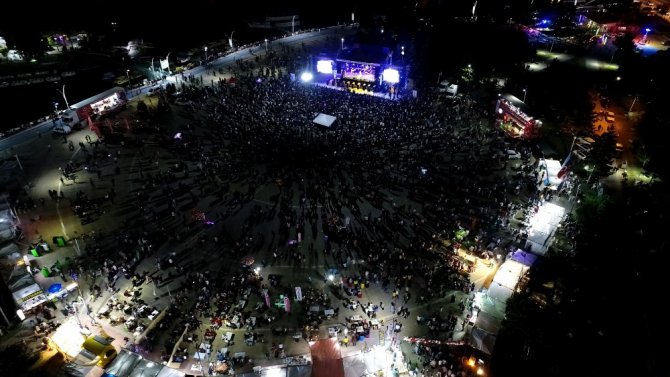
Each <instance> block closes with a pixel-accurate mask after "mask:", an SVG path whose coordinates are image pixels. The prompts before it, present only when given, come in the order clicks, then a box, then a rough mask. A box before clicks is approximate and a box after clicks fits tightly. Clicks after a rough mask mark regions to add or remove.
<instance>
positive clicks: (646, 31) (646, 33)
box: [642, 28, 651, 43]
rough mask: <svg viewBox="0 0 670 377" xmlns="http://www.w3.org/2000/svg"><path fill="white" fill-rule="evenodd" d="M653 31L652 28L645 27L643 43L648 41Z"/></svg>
mask: <svg viewBox="0 0 670 377" xmlns="http://www.w3.org/2000/svg"><path fill="white" fill-rule="evenodd" d="M650 31H651V29H650V28H646V29H644V38H642V42H643V43H647V37H648V36H649V32H650Z"/></svg>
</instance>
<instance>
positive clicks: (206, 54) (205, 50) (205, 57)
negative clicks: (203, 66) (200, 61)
mask: <svg viewBox="0 0 670 377" xmlns="http://www.w3.org/2000/svg"><path fill="white" fill-rule="evenodd" d="M205 62H207V46H205Z"/></svg>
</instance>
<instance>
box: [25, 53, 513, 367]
mask: <svg viewBox="0 0 670 377" xmlns="http://www.w3.org/2000/svg"><path fill="white" fill-rule="evenodd" d="M225 64H226V63H225V62H222V63H221V65H222V66H225ZM205 75H206V76H205V79H204V81H205V82H207V80H208V79H214V77H211V78H210V76H209V75H208V74H207V73H206V72H205ZM217 77H219V76H217ZM145 102H146V103H147V104H148V105H149V106H150V109H151V110H153V106H155V103H154V101H152V100H150V99H146V98H145ZM134 106H135V103H134V102H133V103H131V106H130V108H129V110H127V113H125V114H122V115H121V116H126V115H127V116H134V113H135V108H134ZM183 115H184V114H183V112H182V111H181V110H180V109H179V108H178V107H173V108H172V113H171V116H170V117H169V119H167V120H166V122H165V124H164V127H167V129H168V130H171V131H169V132H174V131H177V130H179V129H181V128H183V127H184V126H185V125H186V124H188V123H189V122H190V120H189V119H186V118H184V117H183ZM87 136H88V137H90V138H91V140H95V139H96V137H95V135H93V134H92V133H91V132H90V131H88V130H84V131H76V132H75V133H73V134H72V135H70V136H68V140H72V141H73V144H74V145H75V146H76V147H75V149H74V150H69V149H68V144H67V142H65V141H64V140H62V139H60V138H54V137H52V136H50V135H49V136H47V135H42V136H40V137H36V138H34V139H32V140H31V141H29V142H25V143H23V144H20V145H17V146H14V151H13V152H14V153H16V154H17V155H18V156H19V158H20V159H21V162H22V165H23V167H24V175H25V176H24V177H23V178H22V180H23V181H24V182H25V183H26V185H27V187H26V190H27V193H28V195H29V196H31V197H32V198H33V199H35V200H36V202H37V203H39V200H38V199H40V198H44V199H45V201H44V204H38V206H37V207H36V208H34V209H31V210H29V211H25V212H23V213H21V219H22V221H23V224H22V226H23V228H24V230H25V234H26V239H25V240H24V244H22V246H27V244H28V243H29V242H31V241H35V240H38V239H39V238H40V237H41V238H43V239H45V240H50V239H51V237H53V236H56V235H63V236H65V237H66V238H67V239H68V240H70V241H69V242H68V245H67V246H66V247H64V248H61V249H57V250H54V251H53V252H52V253H49V254H47V255H45V256H42V257H39V258H36V263H38V264H39V265H40V266H51V265H53V264H54V263H55V262H56V260H59V261H61V262H63V261H64V260H65V259H66V258H68V257H71V258H74V257H75V256H78V255H79V254H80V252H81V250H84V249H85V248H86V247H87V246H90V245H94V244H96V242H94V241H92V240H91V237H95V236H96V235H98V234H103V235H104V237H103V240H105V241H103V242H113V234H115V233H117V232H118V230H119V229H120V228H122V229H125V230H127V229H128V228H132V227H133V225H134V224H135V223H136V222H137V220H136V219H131V218H128V216H127V212H128V208H130V207H131V206H132V203H133V196H134V195H135V194H136V192H137V189H138V188H139V187H140V186H141V185H142V184H143V183H142V182H141V181H140V177H141V176H143V175H144V174H147V173H150V172H155V171H157V170H159V169H162V170H166V169H168V168H170V167H171V166H174V165H175V164H176V163H178V162H179V161H177V160H176V159H175V158H173V157H172V156H171V155H170V154H169V153H167V152H166V151H165V149H164V148H163V146H162V145H160V144H158V143H154V142H152V141H151V140H149V139H147V140H145V142H146V147H145V148H143V149H140V148H131V147H121V146H101V147H98V151H99V152H100V153H102V154H107V155H109V156H110V157H109V158H107V159H103V160H102V161H101V162H100V165H99V169H100V170H101V176H100V177H98V176H97V175H96V174H92V173H88V172H87V171H86V170H85V169H82V170H80V171H79V172H77V175H78V179H77V182H73V181H69V180H64V181H61V180H60V176H61V175H60V172H59V170H58V168H59V167H61V166H63V165H64V164H65V163H66V162H67V161H81V160H83V156H84V155H85V153H86V151H84V150H83V149H82V148H81V147H80V146H79V142H82V143H84V146H85V147H86V148H87V149H88V150H91V149H93V148H94V147H93V146H90V145H89V144H88V142H87ZM140 137H142V136H140ZM114 156H118V157H117V159H118V161H114ZM115 166H118V167H119V169H120V173H119V174H116V173H115V171H114V167H115ZM112 187H114V188H115V190H116V192H117V196H118V197H119V200H118V202H117V203H114V205H110V206H106V207H105V208H106V213H105V214H103V215H101V216H100V217H99V218H98V219H97V220H96V221H94V222H93V223H90V224H82V223H81V221H80V220H79V218H78V217H77V216H75V215H74V214H73V212H72V210H71V208H70V205H69V204H70V203H69V202H70V200H71V198H73V197H74V196H75V195H76V193H77V192H78V191H82V192H85V193H86V194H87V195H88V196H89V197H103V196H104V195H105V194H107V193H109V191H110V189H111V188H112ZM50 189H51V190H53V189H55V190H57V191H59V192H60V191H62V192H63V194H64V196H65V199H63V200H51V199H50V198H49V195H48V190H50ZM233 189H234V190H240V191H241V190H242V189H243V186H242V185H240V186H239V187H232V188H231V190H233ZM272 190H273V189H272V188H271V187H265V188H263V189H261V190H258V191H257V192H256V193H255V195H254V200H253V203H252V204H254V205H258V206H260V207H262V208H269V207H270V197H271V196H272V195H273V194H274V192H273V191H272ZM201 194H202V193H201ZM215 199H216V198H214V197H212V196H209V195H204V194H203V195H200V198H199V199H198V201H197V203H196V206H198V207H200V208H216V207H213V205H214V204H213V203H214V202H215V201H216V200H215ZM397 199H398V200H399V201H401V202H402V201H403V200H407V199H403V198H397ZM295 200H296V203H297V201H298V200H299V198H297V197H296V198H295ZM198 203H199V204H198ZM219 205H220V204H219ZM187 206H188V204H185V205H184V206H183V207H182V208H183V209H184V210H185V212H186V211H188V207H187ZM250 210H251V205H245V206H241V207H240V208H238V209H237V210H236V212H237V216H231V217H230V218H231V219H230V220H227V221H225V222H220V223H217V224H216V225H215V226H213V227H207V226H205V225H203V224H199V223H196V224H193V222H192V221H190V219H180V218H176V219H172V218H170V217H169V216H166V217H160V218H158V217H157V218H156V221H155V224H154V225H155V227H156V228H160V227H161V226H165V225H167V224H173V223H176V222H179V223H182V222H183V223H184V225H186V227H187V229H188V232H186V234H185V238H182V239H181V241H177V240H176V239H175V237H176V235H171V236H170V238H169V239H168V242H167V243H166V244H165V245H164V246H163V247H162V248H161V249H159V250H158V251H157V252H156V254H155V256H152V257H150V258H144V259H143V260H142V261H141V262H140V264H139V267H138V268H137V269H136V270H137V271H153V270H155V258H159V259H160V258H167V257H169V256H170V255H171V253H176V254H177V255H178V258H179V260H180V263H182V262H183V263H184V264H188V265H189V266H191V267H194V268H195V269H196V270H198V269H199V270H201V271H204V270H207V269H210V268H211V269H212V270H214V271H216V269H215V267H216V266H223V265H225V264H228V266H227V268H228V269H230V268H231V267H232V266H231V264H232V265H235V264H236V263H237V260H238V257H231V258H230V259H227V258H225V257H223V256H219V255H217V254H216V253H230V252H233V251H230V250H220V249H218V248H217V245H215V244H212V240H213V239H214V237H215V236H216V235H218V234H220V233H221V232H223V230H222V227H224V226H225V225H226V222H228V223H230V222H235V221H238V220H236V218H238V219H239V218H244V217H246V216H247V215H248V213H249V211H250ZM215 212H216V211H215V210H212V211H211V213H215ZM307 228H309V227H307ZM267 230H268V231H269V230H270V229H267ZM268 233H269V232H268ZM202 236H205V237H206V239H207V240H208V241H206V243H207V244H206V245H203V243H202V242H201V239H202ZM310 237H312V235H311V234H305V235H304V239H305V240H307V239H310ZM260 242H261V246H260V247H259V249H261V250H267V251H266V252H265V255H264V254H262V253H259V254H258V255H256V259H257V262H259V261H260V260H267V261H269V260H271V258H272V257H271V255H269V253H270V250H272V249H273V248H272V247H271V245H274V244H275V243H276V241H274V240H273V239H271V238H270V237H267V238H263V239H262V240H261V241H260ZM313 242H315V243H316V244H319V245H320V246H322V240H319V239H314V241H313ZM304 244H306V243H304ZM503 244H504V243H503ZM303 247H306V246H303ZM196 248H202V249H203V252H201V253H192V252H191V251H192V250H194V249H196ZM318 250H320V249H318ZM226 261H227V262H226ZM257 264H258V263H257ZM306 266H307V267H303V268H298V267H296V266H295V265H292V264H289V263H288V262H287V261H286V260H279V261H278V262H277V263H275V264H274V265H271V266H267V267H264V268H262V269H261V270H260V275H261V276H262V277H263V278H264V279H265V281H267V278H268V276H269V275H270V274H273V275H281V276H283V277H284V278H285V279H286V281H285V282H284V281H283V283H284V284H287V285H301V286H303V287H305V288H306V287H309V286H312V287H313V288H314V289H315V291H316V292H319V291H324V292H326V295H327V296H328V297H329V299H330V300H331V302H332V304H331V305H332V306H333V307H339V308H340V316H339V318H334V319H331V320H326V321H325V322H324V323H323V324H322V325H320V326H319V328H318V332H319V334H320V336H321V337H326V336H327V333H328V332H327V328H328V327H329V326H332V325H335V324H339V323H343V322H344V318H345V317H346V316H350V315H354V314H359V315H363V316H365V313H364V312H363V311H362V309H360V308H359V309H358V311H356V312H354V311H351V310H350V309H346V308H344V307H343V306H342V304H341V301H340V300H337V299H335V297H334V296H333V295H332V294H331V293H329V292H330V284H331V283H330V282H329V281H328V280H327V278H325V277H326V276H327V269H328V268H331V267H333V266H338V269H339V270H340V271H339V273H340V276H354V275H356V274H358V273H359V271H360V267H361V266H360V265H357V264H353V263H350V264H349V265H348V267H346V268H341V266H339V262H336V261H335V260H334V259H333V257H332V256H330V255H323V254H320V253H316V254H314V255H313V256H310V257H308V260H307V261H306ZM164 272H165V271H164ZM170 272H171V273H174V277H173V278H171V279H167V280H166V281H164V282H163V283H158V284H156V283H144V284H143V285H141V287H142V291H141V294H140V297H141V298H142V299H143V300H144V301H145V302H146V303H148V304H149V305H151V306H153V307H155V308H156V310H157V311H159V312H160V311H163V310H164V309H165V308H167V307H168V306H169V305H170V303H172V302H174V301H177V300H179V298H180V295H181V292H182V291H181V289H180V287H181V286H182V283H183V282H184V281H183V280H184V279H185V277H184V276H183V275H180V274H179V273H178V272H176V270H174V269H173V268H170ZM494 272H495V266H493V267H488V266H485V265H484V264H482V263H478V264H477V268H476V270H475V271H474V272H473V273H472V275H471V279H472V281H473V282H474V283H475V285H476V288H479V287H481V286H485V285H487V284H488V283H489V282H490V280H491V278H492V276H493V273H494ZM36 278H37V279H38V282H39V283H40V284H41V285H42V286H43V287H48V286H50V285H51V284H53V283H56V282H62V279H61V277H58V276H55V277H49V278H43V277H41V276H37V277H36ZM66 278H67V277H66ZM79 282H80V285H81V291H82V293H83V299H84V300H85V301H87V302H88V303H89V305H90V310H91V312H92V316H91V317H93V318H95V314H96V313H98V312H99V311H100V309H101V308H103V307H104V306H105V305H106V304H107V302H108V301H109V299H110V297H112V296H114V295H116V297H117V298H118V299H119V300H120V301H123V300H124V299H126V298H124V296H123V293H124V291H126V290H127V289H129V288H130V287H131V286H132V284H131V282H129V281H127V280H126V279H125V278H123V277H121V278H120V279H119V281H118V282H117V285H116V287H117V288H118V289H119V293H112V292H110V291H106V290H103V293H102V296H101V297H99V298H97V299H95V298H92V297H91V296H90V295H89V287H90V286H91V285H92V284H99V285H103V283H102V279H101V278H99V277H98V278H95V279H92V278H90V277H88V276H83V277H82V278H81V279H80V280H79ZM414 289H417V290H418V289H420V287H418V286H417V287H414ZM452 295H453V296H454V298H453V300H452V299H451V296H452ZM71 296H75V294H72V295H71ZM419 296H420V294H418V293H415V294H413V295H412V297H411V298H410V299H409V301H408V302H407V303H405V304H404V305H405V306H406V307H408V308H409V310H410V313H411V314H410V316H409V317H408V318H407V319H404V318H398V317H397V315H395V314H394V313H392V312H391V310H390V308H391V305H390V292H385V291H383V290H382V289H381V287H380V286H379V285H377V284H373V285H372V286H371V287H367V288H365V289H364V291H363V294H362V297H360V298H358V299H357V300H360V301H361V302H362V303H366V302H371V303H374V304H378V303H379V302H384V304H385V305H384V306H385V309H384V310H381V311H379V312H378V314H377V316H378V319H380V320H384V322H385V323H386V324H387V325H388V323H390V321H392V320H393V319H397V320H399V321H400V322H402V324H403V329H402V331H401V332H400V333H399V334H398V336H399V337H402V336H418V337H421V336H424V335H427V334H428V329H427V328H426V327H425V326H419V325H418V324H417V321H416V316H417V315H427V314H430V313H431V312H440V313H444V314H446V313H451V314H453V315H455V316H456V317H457V318H458V319H457V321H458V322H457V324H456V326H455V329H456V331H454V333H453V334H452V338H453V339H456V340H458V339H462V338H463V337H464V336H465V333H466V331H467V330H468V327H466V326H463V325H462V324H463V318H464V316H465V314H467V310H463V306H467V303H468V295H466V294H464V293H462V292H460V291H454V292H447V293H446V294H445V295H444V296H443V297H441V298H438V299H436V300H433V301H430V302H424V303H419V302H417V298H418V297H419ZM188 300H189V299H186V302H184V303H183V304H181V305H180V306H181V307H182V308H187V307H190V305H189V304H190V302H189V301H188ZM260 300H261V298H259V297H254V298H253V299H251V300H250V301H249V302H248V303H247V306H246V308H253V307H254V306H255V305H256V304H257V302H259V301H260ZM461 302H462V303H463V304H464V305H463V306H461V305H459V304H461ZM57 307H58V308H59V309H61V308H62V303H58V304H57ZM306 310H307V308H304V307H302V305H301V304H300V303H295V304H294V306H293V309H292V311H293V312H294V313H300V312H303V311H306ZM113 314H114V315H116V316H119V315H121V314H120V313H119V312H116V313H113ZM79 317H80V320H81V321H82V323H83V324H84V325H86V326H88V327H89V328H90V329H91V330H92V331H93V332H94V333H96V332H100V331H104V333H106V334H109V335H111V336H112V337H114V338H115V339H116V341H115V343H114V344H115V346H117V347H123V346H127V345H129V344H133V343H136V342H137V341H138V336H136V335H134V334H132V333H131V332H129V331H127V330H126V329H125V328H124V326H123V325H117V326H112V325H110V323H109V321H108V320H106V319H97V321H96V322H97V324H94V323H92V318H91V317H88V316H86V315H85V314H81V315H80V316H79ZM295 317H296V315H294V316H285V317H282V318H280V319H279V320H278V321H277V322H274V323H272V324H271V325H270V327H269V328H257V329H256V330H254V331H255V332H258V333H262V334H264V338H265V342H262V343H261V342H259V343H256V344H255V345H252V346H248V345H246V344H245V343H244V341H243V339H244V332H245V329H231V328H226V327H224V328H222V329H220V330H219V331H218V332H217V336H216V338H215V341H214V342H213V349H215V350H216V349H220V348H223V347H224V344H223V339H222V334H223V333H225V332H227V331H232V332H233V333H235V344H234V345H232V346H229V347H228V349H229V352H230V353H231V354H235V353H237V352H245V353H246V354H247V355H249V356H250V357H251V358H252V359H253V360H254V362H255V364H257V365H269V364H277V363H279V362H280V361H279V360H278V359H276V358H274V357H270V358H269V359H268V358H266V357H265V354H266V352H267V351H268V350H269V348H270V344H272V343H276V344H283V345H285V350H286V354H287V355H289V356H291V355H301V354H306V353H308V344H307V342H306V341H305V340H304V339H302V338H298V341H294V339H293V335H295V334H296V333H298V332H300V329H299V328H298V322H297V319H296V318H295ZM58 319H59V320H64V317H63V316H62V314H58ZM24 324H25V325H26V327H27V326H28V325H29V321H25V322H24ZM146 324H147V325H150V323H149V321H147V323H146ZM207 325H208V323H206V322H205V323H203V326H202V328H203V330H204V328H205V327H207ZM272 327H288V328H289V329H290V331H289V333H288V334H286V335H284V336H274V335H272V334H271V332H270V328H272ZM21 331H22V333H23V334H27V331H29V330H21ZM201 333H202V331H201ZM373 335H374V333H373ZM124 338H128V339H129V342H126V341H125V340H124ZM159 338H160V339H159V340H158V341H157V343H158V344H160V341H161V339H163V338H161V336H160V335H159ZM382 338H383V337H382ZM379 341H380V337H379V336H371V337H370V338H369V339H368V340H366V342H365V343H367V345H368V346H370V345H373V344H376V343H378V342H379ZM187 346H188V348H189V349H190V350H191V354H192V353H193V352H194V350H195V347H196V344H187ZM363 346H364V345H363V344H361V343H359V344H357V345H356V346H353V345H350V346H349V347H345V348H344V350H343V354H344V356H346V355H349V354H352V353H355V352H360V350H361V348H362V347H363ZM159 348H160V347H156V348H155V349H154V350H153V351H149V350H144V351H145V352H146V354H147V355H148V357H152V358H155V359H156V360H157V359H158V357H159V356H160V349H159ZM215 356H216V355H215V353H212V355H210V356H209V358H208V360H213V359H214V358H215ZM206 361H207V360H206ZM204 364H206V362H204ZM199 365H200V363H198V362H194V361H192V360H189V361H187V362H185V363H183V364H182V365H181V366H180V369H183V370H184V371H185V372H187V373H194V371H193V368H194V367H195V368H198V367H199ZM206 367H207V365H205V368H206ZM243 368H244V370H246V369H249V368H250V365H245V366H244V367H243ZM196 373H197V372H196Z"/></svg>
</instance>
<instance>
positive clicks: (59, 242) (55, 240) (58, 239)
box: [53, 236, 65, 247]
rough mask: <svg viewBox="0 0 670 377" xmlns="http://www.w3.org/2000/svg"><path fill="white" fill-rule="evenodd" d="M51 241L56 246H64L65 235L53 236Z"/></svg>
mask: <svg viewBox="0 0 670 377" xmlns="http://www.w3.org/2000/svg"><path fill="white" fill-rule="evenodd" d="M53 243H55V244H56V246H58V247H63V246H65V237H63V236H56V237H54V238H53Z"/></svg>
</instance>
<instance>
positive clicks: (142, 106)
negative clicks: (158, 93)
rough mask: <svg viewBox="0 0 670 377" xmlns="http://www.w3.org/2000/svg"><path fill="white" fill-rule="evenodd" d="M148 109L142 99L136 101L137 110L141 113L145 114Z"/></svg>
mask: <svg viewBox="0 0 670 377" xmlns="http://www.w3.org/2000/svg"><path fill="white" fill-rule="evenodd" d="M147 111H148V108H147V104H146V103H144V101H142V100H140V101H138V102H137V112H138V113H141V114H146V113H147Z"/></svg>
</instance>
